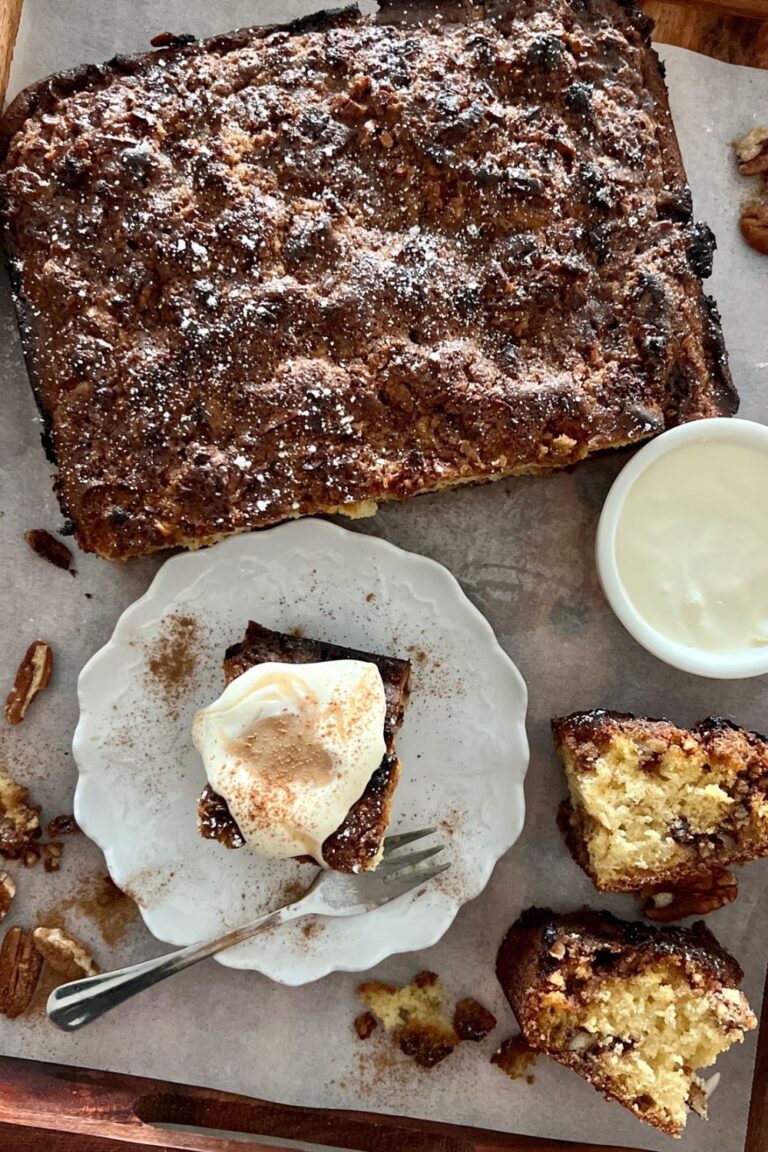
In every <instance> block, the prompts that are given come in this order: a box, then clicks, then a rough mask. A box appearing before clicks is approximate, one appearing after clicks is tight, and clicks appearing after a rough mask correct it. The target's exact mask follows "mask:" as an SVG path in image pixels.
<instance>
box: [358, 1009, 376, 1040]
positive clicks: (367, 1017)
mask: <svg viewBox="0 0 768 1152" xmlns="http://www.w3.org/2000/svg"><path fill="white" fill-rule="evenodd" d="M378 1026H379V1022H378V1020H377V1019H376V1017H375V1016H374V1014H373V1012H361V1013H360V1015H359V1016H356V1017H355V1032H357V1034H358V1036H359V1037H360V1039H361V1040H367V1039H368V1037H369V1036H370V1035H371V1034H372V1033H373V1032H375V1031H376V1029H377V1028H378Z"/></svg>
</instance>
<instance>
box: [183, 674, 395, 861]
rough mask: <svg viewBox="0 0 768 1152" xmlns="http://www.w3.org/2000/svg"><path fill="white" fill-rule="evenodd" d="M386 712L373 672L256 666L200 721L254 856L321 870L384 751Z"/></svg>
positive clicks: (208, 754) (214, 775)
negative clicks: (331, 839) (327, 844)
mask: <svg viewBox="0 0 768 1152" xmlns="http://www.w3.org/2000/svg"><path fill="white" fill-rule="evenodd" d="M385 712H386V700H385V696H384V685H383V683H382V679H381V674H380V672H379V670H378V668H377V667H376V665H375V664H371V663H369V662H367V661H364V660H330V661H324V662H321V663H317V664H279V663H266V664H258V665H256V666H255V667H253V668H249V669H248V670H247V671H246V672H244V673H243V674H242V675H241V676H238V677H237V678H236V679H235V680H233V681H232V682H231V683H230V684H228V685H227V687H226V688H225V689H224V692H223V693H222V694H221V696H220V697H219V698H218V700H215V701H214V702H213V703H212V704H210V705H209V706H208V707H207V708H203V709H201V710H200V711H199V712H198V713H197V715H196V716H195V719H194V723H193V726H192V738H193V741H194V743H195V746H196V747H197V749H198V751H199V752H200V755H201V756H202V758H203V763H204V765H205V770H206V774H207V776H208V782H209V783H210V785H211V787H212V788H213V790H214V792H217V793H218V795H219V796H222V797H223V798H224V799H225V800H226V802H227V804H228V806H229V810H230V812H231V813H232V815H233V817H234V818H235V820H236V822H237V824H238V826H239V828H240V831H241V832H242V834H243V837H244V839H245V841H246V843H247V844H248V846H249V847H250V848H251V849H252V851H254V852H256V853H257V854H258V855H260V856H268V857H272V858H276V859H289V858H291V857H294V856H311V857H313V858H314V859H315V860H316V861H317V862H318V863H319V864H323V863H324V861H323V854H322V846H323V842H324V841H325V840H326V839H327V838H328V836H330V835H331V833H332V832H335V831H336V829H337V828H338V827H339V825H340V824H341V823H342V822H343V820H344V818H345V817H346V815H347V813H348V812H349V809H350V808H351V807H352V805H353V804H354V803H355V802H356V801H357V800H359V799H360V797H361V796H362V794H363V792H364V791H365V788H366V785H367V784H368V781H369V780H370V778H371V776H372V775H373V773H374V772H375V771H376V769H377V768H378V766H379V764H380V763H381V760H382V758H383V756H384V754H385V752H386V745H385V742H384V718H385Z"/></svg>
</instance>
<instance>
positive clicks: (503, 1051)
mask: <svg viewBox="0 0 768 1152" xmlns="http://www.w3.org/2000/svg"><path fill="white" fill-rule="evenodd" d="M535 1063H536V1053H535V1052H534V1051H533V1049H532V1048H531V1047H529V1045H528V1042H527V1040H526V1039H525V1037H524V1036H523V1035H522V1034H521V1035H519V1036H510V1037H509V1038H508V1039H506V1040H505V1041H504V1042H503V1043H502V1045H501V1047H500V1048H499V1049H498V1050H497V1051H496V1052H494V1054H493V1056H491V1064H495V1065H496V1067H497V1068H500V1069H501V1071H502V1072H505V1073H506V1074H507V1076H509V1078H510V1080H520V1079H522V1078H523V1077H525V1081H526V1083H527V1084H532V1083H533V1076H531V1075H530V1074H526V1071H527V1069H528V1068H530V1067H531V1065H532V1064H535Z"/></svg>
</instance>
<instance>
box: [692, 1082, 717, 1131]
mask: <svg viewBox="0 0 768 1152" xmlns="http://www.w3.org/2000/svg"><path fill="white" fill-rule="evenodd" d="M719 1083H720V1073H719V1072H715V1073H714V1074H713V1075H712V1076H710V1077H709V1079H708V1080H702V1079H701V1077H700V1076H693V1077H692V1079H691V1087H690V1089H689V1092H688V1106H689V1108H691V1109H692V1111H694V1112H695V1113H696V1115H697V1116H701V1118H702V1120H706V1118H707V1107H708V1105H709V1098H710V1096H711V1095H712V1093H713V1092H714V1090H715V1088H717V1086H718V1084H719Z"/></svg>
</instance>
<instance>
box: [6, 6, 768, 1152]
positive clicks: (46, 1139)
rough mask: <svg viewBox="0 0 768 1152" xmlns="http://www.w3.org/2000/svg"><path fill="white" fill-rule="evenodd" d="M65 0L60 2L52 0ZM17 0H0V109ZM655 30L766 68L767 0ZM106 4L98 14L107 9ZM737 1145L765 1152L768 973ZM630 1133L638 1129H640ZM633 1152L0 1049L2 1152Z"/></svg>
mask: <svg viewBox="0 0 768 1152" xmlns="http://www.w3.org/2000/svg"><path fill="white" fill-rule="evenodd" d="M61 2H62V3H65V2H66V0H61ZM22 4H23V0H0V105H2V102H3V99H4V95H5V88H6V84H7V81H8V70H9V67H10V61H11V56H12V54H13V46H14V43H15V39H16V31H17V29H18V24H19V17H20V14H21V8H22ZM643 6H644V7H645V9H646V10H647V11H648V12H649V13H650V14H651V15H652V16H653V17H654V19H655V20H656V22H657V27H656V36H655V38H656V39H657V40H659V41H661V42H662V43H667V44H679V45H681V46H683V47H685V48H691V49H693V50H695V51H700V52H705V53H707V54H708V55H710V56H716V57H718V58H720V59H722V60H728V61H731V62H732V63H736V64H749V65H751V66H753V67H757V68H768V0H720V2H718V0H701V2H699V3H687V2H686V3H680V4H674V3H660V2H656V0H647V2H646V3H645V4H644V5H643ZM106 11H107V10H106V9H105V15H106ZM764 1004H765V1006H766V1010H765V1011H764V1012H763V1014H762V1022H761V1026H760V1034H759V1038H758V1050H757V1061H756V1064H755V1073H754V1078H753V1081H752V1101H751V1107H750V1112H749V1125H748V1130H747V1139H746V1144H745V1145H744V1148H743V1150H739V1149H736V1148H732V1147H730V1146H729V1147H728V1148H727V1149H726V1148H725V1147H724V1148H723V1152H768V979H766V989H765V997H764ZM638 1138H639V1139H641V1138H642V1135H641V1133H640V1132H639V1131H638ZM142 1145H143V1146H144V1147H145V1148H153V1149H156V1150H158V1152H160V1150H165V1152H174V1150H178V1152H181V1150H186V1152H242V1149H244V1148H248V1149H252V1150H253V1152H275V1149H278V1150H279V1149H283V1150H285V1152H290V1149H296V1148H310V1147H313V1148H314V1149H323V1148H326V1149H342V1148H343V1149H355V1150H357V1152H631V1150H630V1149H626V1148H620V1147H618V1146H610V1147H609V1146H607V1145H602V1144H601V1145H599V1146H598V1145H593V1144H583V1143H579V1144H574V1143H572V1142H570V1141H561V1140H547V1139H541V1138H537V1137H531V1136H516V1135H514V1134H508V1133H501V1132H488V1131H485V1130H483V1129H480V1128H464V1127H460V1126H457V1125H449V1124H438V1123H435V1122H432V1121H426V1120H411V1119H406V1118H400V1117H394V1116H382V1115H379V1114H376V1113H366V1112H342V1111H329V1110H321V1109H311V1108H292V1107H288V1106H286V1105H282V1104H272V1103H269V1102H267V1101H263V1100H254V1099H251V1098H248V1097H244V1096H235V1095H232V1094H229V1093H226V1092H216V1091H212V1090H209V1089H206V1088H193V1087H186V1086H183V1085H181V1084H171V1083H168V1082H164V1081H160V1080H145V1079H142V1078H140V1077H136V1076H121V1075H118V1074H116V1073H113V1072H98V1071H90V1070H87V1069H82V1068H68V1067H65V1066H63V1065H58V1064H45V1063H42V1062H37V1061H31V1060H16V1059H10V1058H8V1057H2V1056H0V1152H131V1149H134V1150H135V1149H136V1148H137V1147H138V1146H142Z"/></svg>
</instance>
